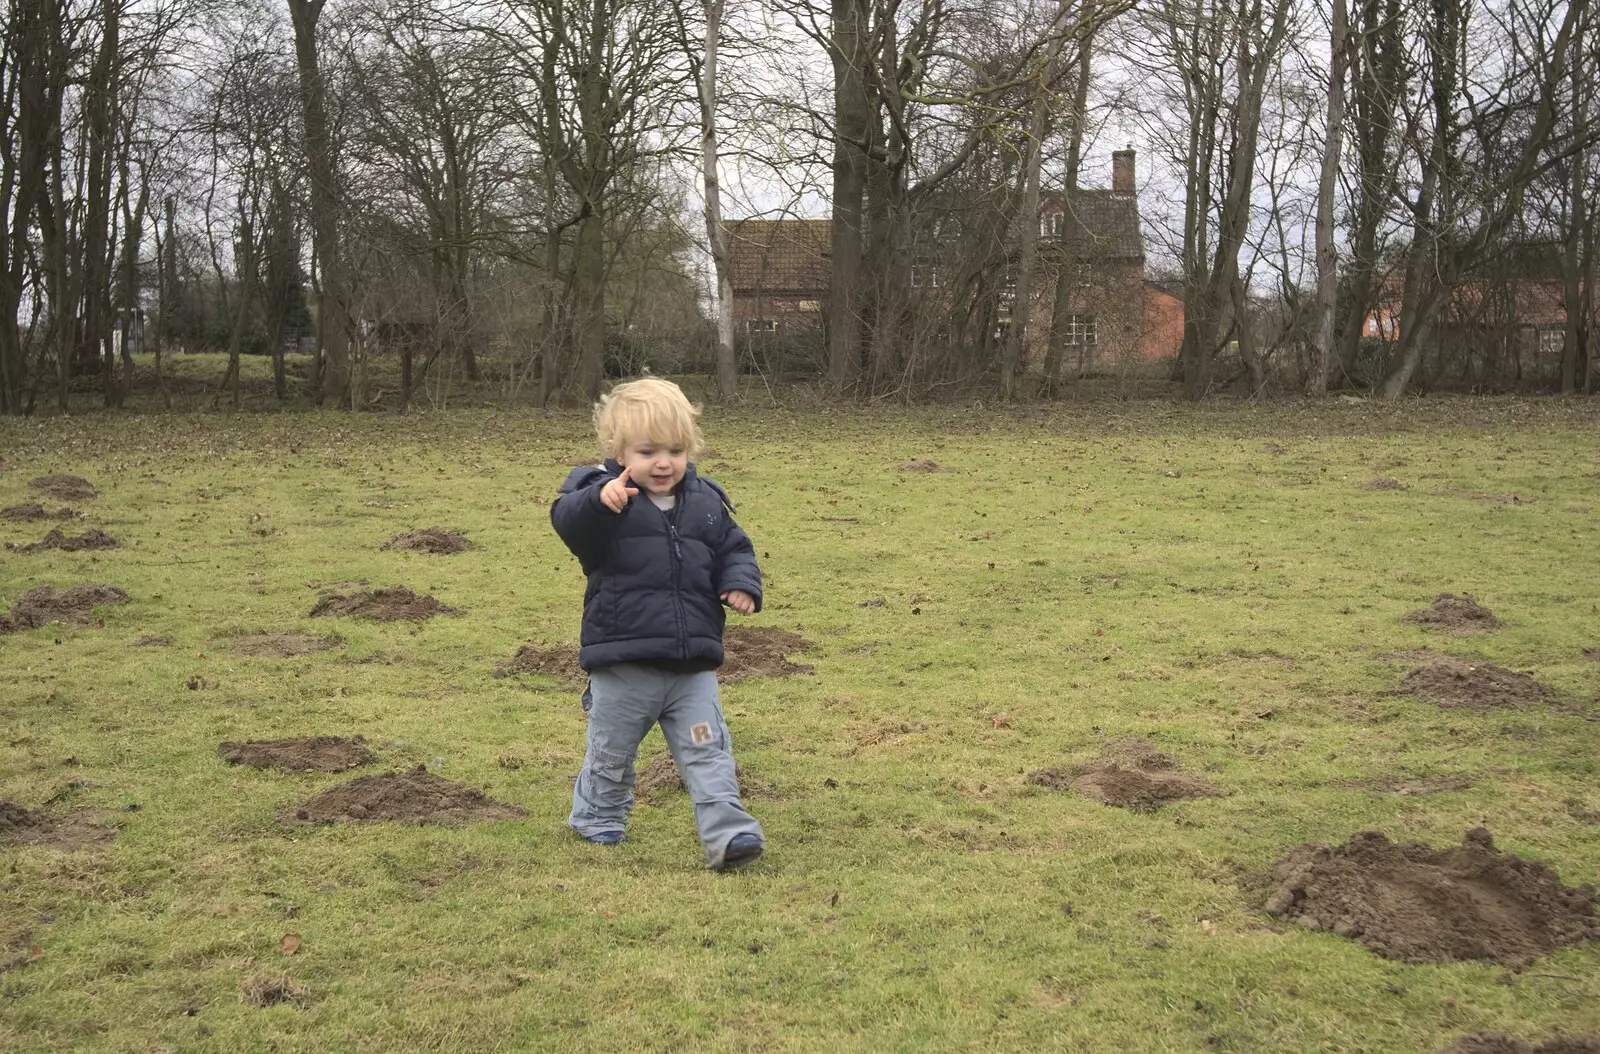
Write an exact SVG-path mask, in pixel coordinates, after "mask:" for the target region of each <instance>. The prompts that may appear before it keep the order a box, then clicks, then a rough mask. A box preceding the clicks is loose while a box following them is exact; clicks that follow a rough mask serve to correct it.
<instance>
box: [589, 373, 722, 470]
mask: <svg viewBox="0 0 1600 1054" xmlns="http://www.w3.org/2000/svg"><path fill="white" fill-rule="evenodd" d="M699 416H700V408H699V407H697V406H695V405H694V404H693V403H691V402H689V397H688V396H686V395H684V394H683V389H682V388H679V387H678V386H677V385H676V384H673V383H672V382H671V381H664V380H662V379H661V378H659V377H645V378H642V379H640V380H637V381H628V382H627V383H626V384H619V385H617V386H616V387H615V388H613V389H611V391H610V392H609V393H608V394H606V395H602V396H601V397H600V401H599V402H597V403H595V404H594V431H595V434H596V435H597V436H598V437H599V438H600V447H601V449H602V450H603V451H605V453H606V454H607V455H608V456H610V457H621V456H622V454H623V452H624V451H626V450H627V448H628V444H629V443H633V442H636V441H638V440H640V439H650V440H653V441H655V442H657V443H668V444H672V445H674V446H676V445H679V444H681V445H682V446H683V448H684V451H685V452H686V453H687V454H688V456H689V457H690V458H693V457H694V456H695V455H696V454H698V453H699V452H700V446H701V438H700V424H699V422H698V421H697V420H696V418H698V417H699Z"/></svg>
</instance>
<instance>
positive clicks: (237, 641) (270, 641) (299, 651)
mask: <svg viewBox="0 0 1600 1054" xmlns="http://www.w3.org/2000/svg"><path fill="white" fill-rule="evenodd" d="M343 644H344V638H343V637H336V636H333V635H331V634H330V635H328V636H319V635H318V634H315V633H269V632H267V631H265V630H260V631H257V632H255V633H241V634H240V635H239V636H237V637H235V638H233V640H231V641H229V642H228V645H227V648H228V650H229V651H231V652H232V653H233V654H235V655H248V656H250V657H252V658H263V659H292V658H294V657H296V656H298V655H310V654H311V653H312V652H315V651H331V650H332V649H334V648H337V647H340V646H341V645H343Z"/></svg>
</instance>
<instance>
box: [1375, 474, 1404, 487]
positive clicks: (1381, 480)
mask: <svg viewBox="0 0 1600 1054" xmlns="http://www.w3.org/2000/svg"><path fill="white" fill-rule="evenodd" d="M1367 486H1369V487H1371V488H1372V489H1373V490H1405V489H1406V485H1405V484H1404V483H1401V482H1400V481H1399V480H1397V479H1390V478H1389V477H1388V476H1379V477H1378V478H1377V479H1375V480H1373V481H1372V482H1371V483H1368V484H1367Z"/></svg>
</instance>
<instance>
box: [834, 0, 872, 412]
mask: <svg viewBox="0 0 1600 1054" xmlns="http://www.w3.org/2000/svg"><path fill="white" fill-rule="evenodd" d="M831 44H832V46H831V47H830V49H829V56H830V58H831V59H832V60H833V108H834V131H833V231H832V239H831V241H832V244H831V249H832V256H831V262H830V268H831V278H830V281H829V286H828V380H829V382H830V383H831V384H832V386H833V388H834V390H835V391H836V392H844V391H846V390H848V389H850V388H851V387H853V386H854V384H855V381H856V378H857V376H858V374H859V371H860V366H861V342H862V326H861V299H862V297H861V279H862V266H861V264H862V247H863V244H864V243H863V225H864V224H863V221H864V219H865V216H866V208H865V206H866V183H867V150H868V148H869V146H870V143H869V137H870V134H871V133H870V126H871V123H872V104H871V100H870V98H869V95H868V91H867V81H866V70H867V66H868V63H869V62H870V61H871V59H870V55H869V53H868V40H867V8H866V4H865V3H864V2H863V0H833V23H832V30H831Z"/></svg>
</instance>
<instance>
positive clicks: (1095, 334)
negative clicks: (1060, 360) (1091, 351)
mask: <svg viewBox="0 0 1600 1054" xmlns="http://www.w3.org/2000/svg"><path fill="white" fill-rule="evenodd" d="M1099 343H1100V327H1099V326H1098V325H1096V324H1095V320H1094V316H1093V315H1068V316H1067V346H1068V347H1070V348H1075V347H1078V346H1079V345H1083V346H1085V347H1090V348H1092V347H1094V346H1095V345H1097V344H1099Z"/></svg>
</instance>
